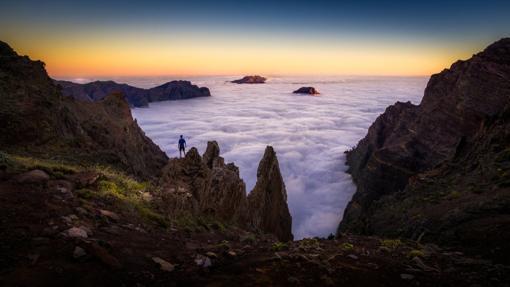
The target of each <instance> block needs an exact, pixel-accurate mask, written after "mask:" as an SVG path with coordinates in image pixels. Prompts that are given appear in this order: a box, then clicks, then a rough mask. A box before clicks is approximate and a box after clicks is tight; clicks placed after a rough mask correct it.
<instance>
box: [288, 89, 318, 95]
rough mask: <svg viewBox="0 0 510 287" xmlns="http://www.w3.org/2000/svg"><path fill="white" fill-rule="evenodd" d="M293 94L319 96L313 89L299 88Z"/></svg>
mask: <svg viewBox="0 0 510 287" xmlns="http://www.w3.org/2000/svg"><path fill="white" fill-rule="evenodd" d="M292 93H294V94H307V95H318V94H320V93H319V91H317V89H315V88H314V87H301V88H299V89H297V90H295V91H294V92H292Z"/></svg>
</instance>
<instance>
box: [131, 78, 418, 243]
mask: <svg viewBox="0 0 510 287" xmlns="http://www.w3.org/2000/svg"><path fill="white" fill-rule="evenodd" d="M230 79H231V78H226V77H208V78H196V79H193V82H194V83H195V84H198V85H200V86H207V87H209V88H210V89H211V93H212V95H213V96H212V97H210V98H199V99H191V100H184V101H173V102H159V103H152V104H151V105H150V107H149V108H142V109H134V110H133V115H134V116H135V117H136V118H137V120H138V123H139V124H140V126H141V127H142V129H144V131H145V132H146V133H147V135H148V136H149V137H151V138H152V139H153V140H154V141H155V142H156V143H157V144H158V145H159V146H160V147H162V149H163V150H165V151H166V152H167V154H168V155H169V156H170V157H174V156H178V151H177V140H178V137H179V135H180V134H183V135H184V136H185V138H186V140H187V142H188V145H189V146H195V147H197V148H198V149H199V151H200V152H201V153H202V152H203V151H204V150H205V147H206V145H207V141H208V140H217V141H218V143H219V144H220V149H221V154H222V156H223V157H225V159H226V160H227V161H229V162H234V163H235V164H236V165H237V166H239V168H240V171H241V176H242V178H243V179H244V180H245V182H246V185H247V189H248V191H250V190H251V188H252V187H253V186H254V185H255V181H256V174H257V166H258V162H259V161H260V159H261V157H262V154H263V152H264V149H265V147H266V145H272V146H273V147H274V148H275V150H276V152H277V155H278V159H279V162H280V168H281V170H282V174H283V177H284V180H285V184H286V186H287V193H288V203H289V207H290V212H291V214H292V217H293V233H294V236H295V237H296V238H298V239H299V238H303V237H311V236H327V235H328V234H330V233H334V232H335V229H336V227H337V225H338V223H339V221H340V219H341V217H342V214H343V210H344V208H345V206H346V205H347V203H348V201H349V200H350V198H351V197H352V194H353V193H354V191H355V186H354V185H353V183H352V181H351V177H350V176H349V175H348V174H346V173H345V171H346V169H347V167H346V166H345V164H344V161H345V155H344V151H345V150H347V149H349V148H351V147H353V146H354V145H356V143H357V142H358V141H359V140H360V139H361V138H362V137H363V136H365V134H366V132H367V128H368V127H369V126H370V124H371V123H372V122H373V121H374V120H375V118H376V117H377V116H378V115H379V114H380V113H382V112H383V111H384V109H385V108H386V107H387V106H388V105H390V104H393V103H394V102H395V101H412V102H413V103H419V100H420V99H421V97H422V95H423V89H424V87H425V85H426V81H427V79H426V78H416V77H412V78H396V77H393V78H392V77H374V78H370V77H343V78H340V77H332V78H324V77H323V78H320V79H319V78H311V79H310V78H308V79H306V78H286V77H281V78H273V79H270V80H269V82H268V83H267V84H264V85H237V84H231V83H228V82H227V81H228V80H230ZM126 81H127V82H129V83H130V84H133V85H135V86H136V85H138V86H145V85H147V80H144V82H142V80H140V79H133V80H131V81H130V80H129V79H128V80H126ZM300 86H314V87H315V88H317V89H318V90H319V91H320V92H321V95H320V96H316V97H314V96H306V95H305V96H303V95H295V94H292V91H293V90H295V89H297V88H299V87H300Z"/></svg>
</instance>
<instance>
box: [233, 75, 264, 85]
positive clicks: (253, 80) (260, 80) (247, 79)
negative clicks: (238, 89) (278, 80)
mask: <svg viewBox="0 0 510 287" xmlns="http://www.w3.org/2000/svg"><path fill="white" fill-rule="evenodd" d="M266 80H267V79H266V78H264V77H262V76H244V77H243V78H242V79H239V80H233V81H231V83H234V84H264V83H265V82H266Z"/></svg>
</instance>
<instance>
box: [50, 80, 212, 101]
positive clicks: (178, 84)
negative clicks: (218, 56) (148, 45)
mask: <svg viewBox="0 0 510 287" xmlns="http://www.w3.org/2000/svg"><path fill="white" fill-rule="evenodd" d="M55 82H56V83H57V84H58V85H59V86H61V87H62V93H63V94H64V96H69V97H73V98H75V99H77V100H81V101H92V102H94V101H98V100H101V99H103V98H105V97H106V96H108V95H110V94H112V93H122V94H123V95H124V96H125V97H126V99H127V101H128V103H129V104H130V105H131V106H133V107H146V106H148V105H149V103H150V102H158V101H174V100H183V99H191V98H197V97H210V96H211V93H210V91H209V89H208V88H206V87H198V86H196V85H193V84H191V82H189V81H172V82H168V83H165V84H163V85H161V86H157V87H154V88H150V89H141V88H137V87H133V86H130V85H127V84H119V83H116V82H114V81H95V82H91V83H87V84H77V83H73V82H69V81H55Z"/></svg>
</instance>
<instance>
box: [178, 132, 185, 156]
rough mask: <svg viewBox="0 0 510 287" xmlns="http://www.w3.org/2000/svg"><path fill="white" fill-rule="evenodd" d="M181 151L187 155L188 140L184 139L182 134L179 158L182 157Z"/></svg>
mask: <svg viewBox="0 0 510 287" xmlns="http://www.w3.org/2000/svg"><path fill="white" fill-rule="evenodd" d="M181 153H184V155H185V156H186V141H185V140H184V138H183V137H182V135H181V138H180V139H179V158H181V157H182V154H181Z"/></svg>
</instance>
